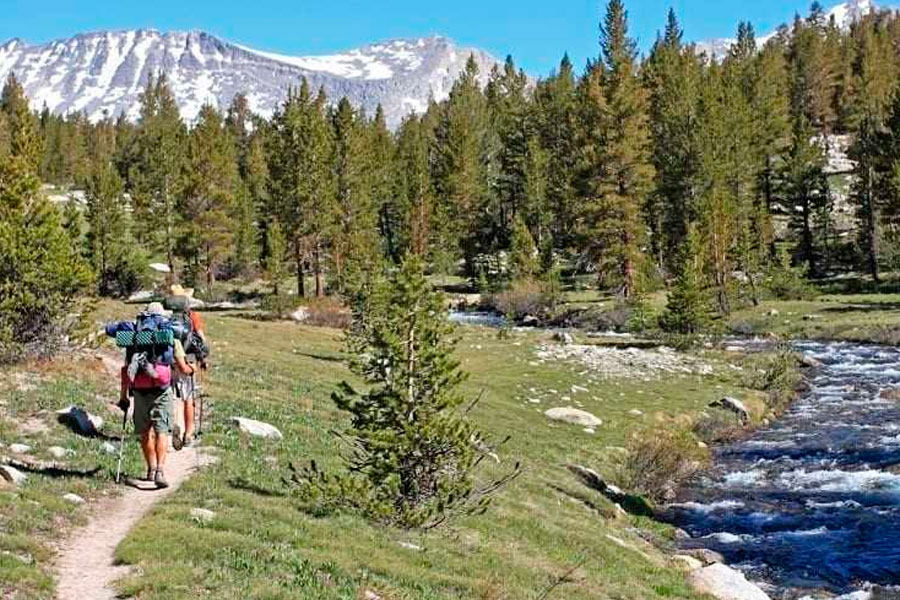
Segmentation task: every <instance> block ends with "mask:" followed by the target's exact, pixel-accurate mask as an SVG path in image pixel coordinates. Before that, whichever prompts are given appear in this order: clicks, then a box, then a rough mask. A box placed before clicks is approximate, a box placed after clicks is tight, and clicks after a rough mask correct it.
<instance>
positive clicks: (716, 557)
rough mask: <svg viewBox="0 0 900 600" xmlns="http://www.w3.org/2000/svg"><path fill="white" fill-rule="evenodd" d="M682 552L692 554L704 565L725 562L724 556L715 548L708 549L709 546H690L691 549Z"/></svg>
mask: <svg viewBox="0 0 900 600" xmlns="http://www.w3.org/2000/svg"><path fill="white" fill-rule="evenodd" d="M682 554H687V555H688V556H692V557H694V558H696V559H697V560H699V561H700V562H702V563H703V564H704V565H714V564H716V563H723V562H725V557H724V556H722V555H721V554H719V553H718V552H716V551H715V550H710V549H709V548H692V549H691V550H685V551H683V552H682Z"/></svg>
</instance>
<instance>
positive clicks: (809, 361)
mask: <svg viewBox="0 0 900 600" xmlns="http://www.w3.org/2000/svg"><path fill="white" fill-rule="evenodd" d="M799 360H800V364H801V365H803V366H804V367H809V368H811V369H818V368H819V367H821V366H822V361H820V360H818V359H815V358H813V357H812V356H807V355H806V354H801V355H800V359H799Z"/></svg>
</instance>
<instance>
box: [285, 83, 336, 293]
mask: <svg viewBox="0 0 900 600" xmlns="http://www.w3.org/2000/svg"><path fill="white" fill-rule="evenodd" d="M272 126H273V134H272V136H271V140H270V143H271V148H270V151H269V157H270V159H271V161H270V164H269V168H270V173H271V195H272V199H273V202H274V203H275V214H276V215H277V216H278V220H279V221H280V223H281V226H282V227H283V228H284V230H285V237H286V238H287V239H288V243H289V245H290V251H291V254H292V256H293V260H294V265H295V267H296V273H297V292H298V294H299V295H300V296H304V295H305V291H306V287H305V282H304V276H305V273H306V267H307V265H309V264H310V263H312V269H313V273H314V275H315V282H316V296H322V295H324V293H325V286H324V283H325V282H324V278H323V277H324V273H323V271H322V268H323V264H322V262H323V261H322V258H323V257H322V254H323V252H324V249H325V245H326V244H327V241H328V239H327V234H328V231H329V229H330V227H331V220H332V216H333V214H334V210H333V209H332V208H331V200H332V198H334V195H333V191H332V187H333V176H332V175H333V174H332V169H331V162H330V161H331V157H332V156H333V154H332V149H331V144H332V137H331V131H330V127H329V125H328V122H327V121H326V115H325V95H324V92H321V91H320V93H319V94H318V96H317V97H315V98H314V97H313V96H312V93H311V91H310V88H309V84H308V82H307V81H306V79H305V78H304V79H303V80H302V81H301V84H300V89H299V90H293V89H291V90H288V98H287V100H286V101H285V103H284V105H283V106H282V108H281V110H280V111H279V112H278V113H276V114H275V116H274V117H273V120H272Z"/></svg>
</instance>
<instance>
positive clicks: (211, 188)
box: [181, 104, 239, 296]
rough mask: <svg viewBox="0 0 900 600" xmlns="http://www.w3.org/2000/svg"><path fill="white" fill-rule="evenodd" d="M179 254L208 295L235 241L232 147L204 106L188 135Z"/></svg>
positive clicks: (219, 119)
mask: <svg viewBox="0 0 900 600" xmlns="http://www.w3.org/2000/svg"><path fill="white" fill-rule="evenodd" d="M187 164H188V169H187V176H186V179H185V190H184V202H183V206H182V211H181V213H182V216H183V218H184V222H183V223H182V236H183V237H182V241H181V250H182V253H183V255H184V258H185V260H186V262H187V263H188V264H189V265H192V270H193V271H194V273H196V274H197V275H200V273H201V272H202V277H203V281H204V282H205V285H206V291H207V294H208V295H210V296H211V295H212V290H213V283H214V282H215V279H216V274H217V272H218V270H219V268H220V266H221V265H222V263H223V262H224V261H225V259H226V258H227V256H228V250H229V248H230V247H231V245H232V243H233V242H234V233H233V232H234V225H235V223H234V220H233V218H232V217H233V215H234V205H235V202H236V199H237V194H238V183H239V182H238V173H237V160H236V157H235V152H234V144H233V142H232V139H231V135H230V133H229V131H228V130H227V129H226V128H225V126H224V123H223V121H222V117H221V115H220V114H219V113H218V111H216V109H215V108H213V107H212V106H210V105H208V104H207V105H204V106H203V107H202V108H201V109H200V114H199V115H198V117H197V124H196V125H195V126H194V128H193V130H192V131H191V133H190V138H189V144H188V156H187Z"/></svg>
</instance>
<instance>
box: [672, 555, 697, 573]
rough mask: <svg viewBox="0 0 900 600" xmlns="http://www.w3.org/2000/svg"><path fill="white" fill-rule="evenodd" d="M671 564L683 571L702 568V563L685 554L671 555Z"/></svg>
mask: <svg viewBox="0 0 900 600" xmlns="http://www.w3.org/2000/svg"><path fill="white" fill-rule="evenodd" d="M671 560H672V564H674V565H675V566H677V567H678V568H680V569H684V570H685V571H696V570H697V569H702V568H703V563H702V562H700V561H699V560H697V559H696V558H694V557H693V556H688V555H687V554H676V555H675V556H673V557H672V559H671Z"/></svg>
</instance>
